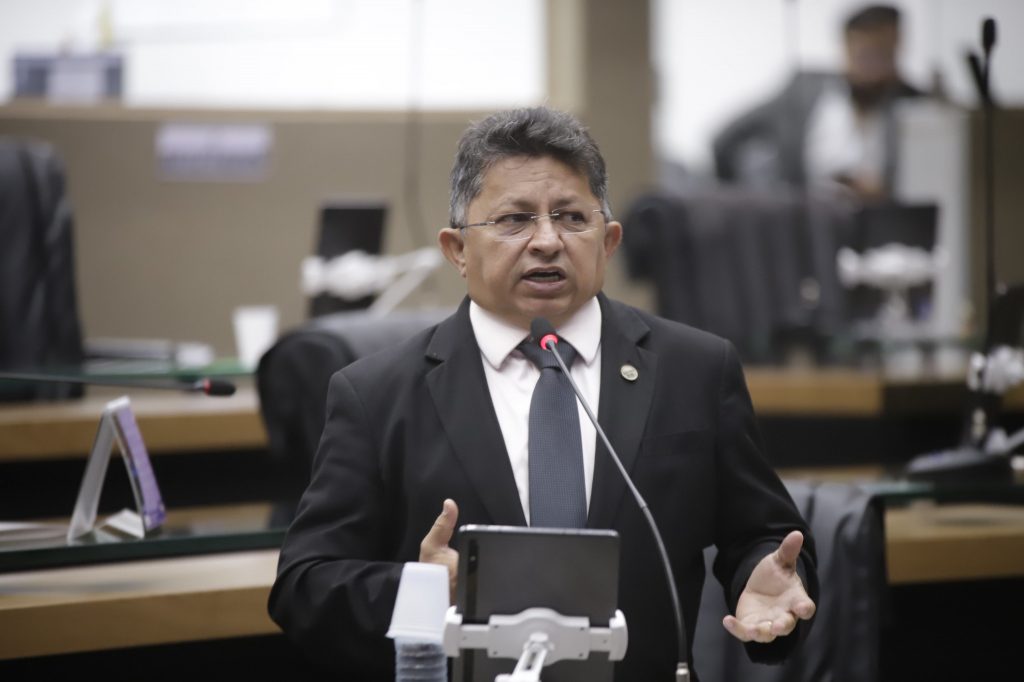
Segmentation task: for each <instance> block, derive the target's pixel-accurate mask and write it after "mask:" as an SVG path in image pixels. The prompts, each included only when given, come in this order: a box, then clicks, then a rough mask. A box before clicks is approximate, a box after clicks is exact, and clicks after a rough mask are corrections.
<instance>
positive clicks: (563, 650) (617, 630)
mask: <svg viewBox="0 0 1024 682" xmlns="http://www.w3.org/2000/svg"><path fill="white" fill-rule="evenodd" d="M443 643H444V651H445V654H447V655H448V656H450V657H453V658H455V657H458V655H459V652H460V651H461V650H462V649H486V650H487V655H488V656H489V657H491V658H511V659H518V660H520V662H521V663H522V662H523V661H524V660H525V659H527V658H532V657H534V656H539V657H540V659H541V665H545V666H546V665H551V664H552V663H557V662H558V661H563V660H585V659H586V658H587V657H588V656H590V654H591V653H592V652H595V651H606V652H608V659H609V660H611V661H621V660H622V658H623V657H624V656H625V655H626V646H627V645H628V643H629V635H628V630H627V628H626V617H625V616H624V615H622V611H619V610H618V609H616V610H615V615H614V616H613V617H612V618H611V620H610V621H609V623H608V627H591V625H590V619H589V618H584V617H579V616H563V615H562V614H560V613H558V612H557V611H554V610H552V609H546V608H532V609H526V610H525V611H522V612H520V613H517V614H513V615H493V616H491V617H490V618H489V619H488V621H487V623H486V624H479V625H476V624H472V625H471V624H463V622H462V614H461V613H459V612H458V611H457V610H456V607H454V606H451V607H449V608H448V612H447V613H446V614H445V628H444V640H443Z"/></svg>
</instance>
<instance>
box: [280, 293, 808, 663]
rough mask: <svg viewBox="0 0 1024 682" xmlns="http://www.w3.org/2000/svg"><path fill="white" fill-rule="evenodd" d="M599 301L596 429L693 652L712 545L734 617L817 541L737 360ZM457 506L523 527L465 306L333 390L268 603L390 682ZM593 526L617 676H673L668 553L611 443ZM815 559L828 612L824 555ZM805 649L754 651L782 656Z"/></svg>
mask: <svg viewBox="0 0 1024 682" xmlns="http://www.w3.org/2000/svg"><path fill="white" fill-rule="evenodd" d="M600 302H601V309H602V314H603V323H602V339H601V344H602V349H601V357H602V360H601V400H600V406H599V410H598V418H599V420H600V421H601V423H602V425H603V427H604V429H605V430H606V432H607V434H608V438H609V440H610V441H611V442H612V443H613V445H614V446H615V447H616V449H617V450H618V452H619V455H620V457H621V458H622V459H623V463H624V465H625V467H626V469H627V471H629V472H630V474H631V476H632V478H633V480H634V482H635V484H636V486H637V487H638V489H639V490H640V492H641V493H642V494H643V495H644V497H645V498H646V499H647V502H648V503H649V506H650V509H651V512H652V513H653V515H654V518H655V519H656V520H657V523H658V525H659V528H660V531H661V533H662V535H663V537H664V539H665V544H666V547H667V550H668V553H669V555H670V558H671V560H672V566H673V570H674V571H675V577H676V585H677V589H678V591H679V595H680V599H681V601H682V607H683V610H684V618H685V620H686V623H687V630H688V631H689V638H688V639H689V641H692V639H693V629H694V621H695V618H696V614H697V608H698V603H699V600H700V592H701V588H702V585H703V582H704V575H705V570H704V562H703V556H702V550H703V548H704V547H706V546H708V545H711V544H714V545H716V546H717V547H718V551H719V555H718V556H719V558H718V561H717V562H716V564H715V573H716V575H717V576H718V578H719V580H720V581H721V582H722V584H723V586H724V587H725V589H726V594H727V599H728V601H729V603H730V607H734V606H735V602H736V599H737V598H738V596H739V593H740V592H741V591H742V588H743V586H744V585H745V584H746V580H747V578H748V577H749V574H750V571H751V570H752V569H753V566H754V565H755V564H756V562H757V561H758V560H760V559H761V558H762V557H763V556H764V555H766V554H767V553H768V552H771V551H773V550H774V549H775V548H776V547H777V545H778V542H779V541H780V540H781V539H782V538H783V537H784V536H785V535H786V533H788V532H789V531H790V530H793V529H801V530H803V531H804V532H805V534H806V532H807V530H806V527H805V524H804V522H803V520H802V519H801V517H800V515H799V513H798V512H797V510H796V508H795V506H794V505H793V503H792V501H791V499H790V497H789V495H788V494H787V493H786V491H785V489H784V488H783V486H782V484H781V483H780V481H779V480H778V478H777V477H776V475H775V473H774V472H773V471H772V469H771V468H770V467H769V465H768V464H767V463H766V461H765V459H764V457H763V456H762V454H761V448H760V445H759V436H758V434H757V429H756V425H755V420H754V413H753V409H752V406H751V403H750V399H749V397H748V394H747V390H746V386H745V384H744V380H743V374H742V370H741V368H740V365H739V362H738V361H737V359H736V356H735V352H734V351H733V349H732V346H731V345H730V344H728V343H727V342H725V341H723V340H721V339H719V338H717V337H714V336H712V335H710V334H706V333H704V332H700V331H697V330H695V329H692V328H689V327H686V326H684V325H681V324H678V323H674V322H669V321H666V320H663V319H660V318H657V317H654V316H652V315H649V314H646V313H644V312H641V311H639V310H636V309H634V308H630V307H628V306H625V305H623V304H620V303H617V302H614V301H610V300H608V299H607V298H605V297H604V296H603V295H602V296H600ZM625 363H630V364H632V365H633V366H634V367H636V368H637V370H638V371H639V378H638V379H637V380H636V381H635V382H628V381H626V380H625V379H623V378H622V376H621V375H620V368H621V367H622V365H623V364H625ZM446 497H450V498H452V499H454V500H455V501H456V502H457V503H458V505H459V524H460V525H461V524H465V523H480V524H507V525H523V524H524V523H525V521H524V516H523V511H522V507H521V506H520V501H519V495H518V492H517V489H516V484H515V481H514V479H513V475H512V469H511V465H510V463H509V459H508V455H507V453H506V450H505V446H504V440H503V439H502V435H501V431H500V428H499V425H498V420H497V417H496V416H495V413H494V408H493V407H492V405H491V401H490V395H489V393H488V388H487V383H486V379H485V376H484V371H483V364H482V360H481V357H480V350H479V348H478V347H477V344H476V342H475V340H474V336H473V331H472V327H471V324H470V321H469V305H468V300H466V301H464V302H463V305H462V306H461V307H460V308H459V310H458V311H457V312H456V313H455V314H454V315H453V316H452V317H450V318H448V319H447V320H445V321H443V322H442V323H440V324H439V325H437V326H436V327H433V328H430V329H428V330H426V331H424V332H422V333H420V334H418V335H416V336H415V337H413V338H412V339H410V340H409V341H407V342H405V343H402V344H400V345H399V346H396V347H393V348H390V349H387V350H384V351H382V352H381V353H378V354H376V355H374V356H371V357H368V358H365V359H363V360H360V361H358V362H356V363H354V364H352V365H350V366H348V367H346V368H345V369H343V370H341V371H340V372H338V373H337V374H335V375H334V377H333V378H332V380H331V386H330V392H329V396H328V414H327V425H326V427H325V429H324V434H323V438H322V440H321V442H320V448H319V451H318V453H317V455H316V458H315V462H314V468H313V475H312V480H311V482H310V485H309V488H308V489H307V490H306V492H305V494H304V496H303V498H302V500H301V502H300V504H299V509H298V513H297V516H296V518H295V521H294V523H293V524H292V526H291V528H290V529H289V531H288V536H287V538H286V540H285V543H284V546H283V548H282V551H281V558H280V564H279V568H278V578H277V581H276V583H275V584H274V588H273V591H272V592H271V595H270V613H271V615H272V617H273V618H274V620H275V621H276V622H277V623H278V624H280V625H281V627H282V628H283V629H284V630H285V632H286V633H288V635H289V636H291V637H292V638H293V639H294V640H296V641H297V642H299V643H300V644H301V645H302V646H303V647H304V648H305V649H306V650H307V651H308V652H309V653H310V654H311V655H313V656H315V657H316V658H319V659H321V660H324V661H327V662H330V663H334V664H336V665H337V666H340V667H341V668H343V669H344V670H346V671H347V672H348V674H349V675H350V676H351V678H352V679H389V678H390V677H391V676H392V675H393V672H392V671H393V670H394V668H393V665H394V658H393V657H394V653H393V648H392V645H391V642H390V641H389V640H387V639H385V637H384V633H385V632H386V630H387V628H388V624H389V621H390V618H391V612H392V609H393V605H394V599H395V594H396V591H397V585H398V581H399V578H400V575H401V569H402V565H401V563H400V562H405V561H415V560H417V558H418V556H419V545H420V541H421V540H422V539H423V537H424V535H426V533H427V530H428V529H429V528H430V526H431V524H432V523H433V521H434V519H435V518H436V517H437V515H438V513H439V512H440V510H441V502H442V501H443V500H444V498H446ZM588 526H590V527H594V528H612V529H614V530H616V531H617V532H618V533H619V535H620V537H621V552H622V562H621V567H620V576H621V580H620V588H619V604H620V608H621V609H622V611H623V612H624V613H625V615H626V619H627V622H628V625H629V631H630V635H629V650H628V652H627V655H626V659H625V661H623V662H622V663H620V664H618V666H617V670H616V676H617V679H620V680H631V681H637V680H653V679H658V678H660V679H669V675H671V671H672V670H674V663H675V660H676V646H675V635H674V625H673V617H672V610H671V607H670V606H669V592H668V588H667V587H666V586H665V584H664V575H663V571H662V568H661V565H660V563H659V562H658V559H657V554H656V552H657V550H656V548H655V545H654V542H653V540H652V539H651V536H650V532H649V530H648V528H647V527H646V525H645V522H644V520H643V516H642V514H641V513H640V511H639V510H638V509H637V506H636V504H635V503H634V501H633V500H632V499H631V497H630V495H629V494H628V491H627V489H626V486H625V484H624V483H623V482H622V480H621V479H620V477H619V475H618V473H617V472H616V471H615V470H614V463H612V462H611V460H610V458H609V456H608V454H607V452H606V451H605V449H604V447H603V445H602V444H601V443H600V441H599V442H598V447H597V453H596V459H595V470H594V481H593V489H592V495H591V503H590V515H589V519H588ZM801 563H802V572H803V573H804V574H805V583H806V584H807V585H808V588H809V592H810V594H811V596H812V598H816V593H817V582H816V579H815V577H814V553H813V547H812V544H811V543H810V542H808V543H807V544H806V545H805V551H804V556H803V557H802V562H801ZM795 639H797V637H796V636H790V637H787V638H784V639H782V640H779V641H777V642H776V643H775V644H773V645H756V646H755V647H752V648H751V649H750V650H749V651H750V653H751V654H752V655H753V656H754V657H759V658H763V659H766V660H771V659H777V658H779V657H781V656H783V655H784V654H785V653H786V650H787V648H788V647H790V646H791V645H792V644H793V641H794V640H795ZM698 665H699V662H698Z"/></svg>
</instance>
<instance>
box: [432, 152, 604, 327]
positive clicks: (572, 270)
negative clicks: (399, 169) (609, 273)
mask: <svg viewBox="0 0 1024 682" xmlns="http://www.w3.org/2000/svg"><path fill="white" fill-rule="evenodd" d="M599 208H601V203H600V202H599V201H598V199H597V197H595V196H594V195H593V194H592V193H591V191H590V186H589V185H588V184H587V181H586V179H584V177H583V176H581V175H580V174H579V173H577V172H576V171H575V170H573V169H572V168H571V167H569V166H568V165H566V164H564V163H562V162H561V161H558V160H556V159H554V158H552V157H548V156H542V157H526V156H515V157H509V158H505V159H502V160H500V161H498V162H497V163H495V164H494V165H493V166H492V167H491V168H490V169H489V170H488V171H487V173H486V174H485V175H484V177H483V186H482V188H481V191H480V194H478V195H477V196H476V198H475V199H473V201H471V202H470V204H469V207H468V210H467V214H466V223H467V224H472V223H479V222H483V221H486V220H491V219H493V218H495V217H496V216H499V215H503V214H506V213H515V212H530V213H535V214H538V215H544V214H548V213H551V212H552V211H556V210H560V209H562V210H564V209H573V210H579V211H582V212H589V211H592V210H593V209H599ZM590 215H592V216H593V219H594V220H596V221H597V223H598V227H597V229H595V230H591V231H590V232H585V233H583V234H563V235H559V233H558V231H557V230H556V228H555V226H554V225H552V223H551V221H550V220H548V219H542V220H540V221H539V223H538V224H537V226H536V227H537V229H536V232H535V233H534V234H533V235H532V236H531V237H529V238H527V239H523V240H520V241H499V240H497V239H496V238H495V234H494V231H493V228H492V227H491V226H484V227H470V228H466V229H463V230H458V229H452V228H446V229H444V230H441V233H440V235H438V241H439V243H440V245H441V250H442V251H443V252H444V254H445V256H446V257H447V258H448V260H449V261H451V263H452V264H453V265H455V267H456V268H458V270H459V273H460V274H461V275H462V276H463V277H464V278H465V279H466V288H467V290H468V293H469V297H470V298H471V299H473V301H475V302H476V303H477V305H479V306H480V307H482V308H484V309H485V310H487V311H489V312H492V313H494V314H496V315H498V316H500V317H501V318H502V319H504V320H505V321H507V322H509V323H511V324H514V325H516V326H519V327H521V328H523V329H528V328H529V326H530V321H531V320H532V319H533V318H535V317H545V318H547V319H548V320H549V321H550V322H551V323H552V324H554V325H555V326H556V327H557V326H559V325H560V324H562V323H564V322H565V321H566V320H567V319H569V317H571V316H572V315H573V313H575V312H576V311H577V310H579V308H580V306H582V305H583V304H584V303H585V302H587V301H588V300H590V298H591V297H593V296H594V295H595V294H597V292H598V291H600V290H601V286H602V284H603V283H604V270H605V263H606V261H607V260H608V257H609V256H611V255H612V254H613V253H614V252H615V250H616V249H617V248H618V246H619V242H620V241H621V240H622V226H621V225H620V224H619V223H618V222H616V221H611V222H608V223H607V224H605V220H604V218H602V217H601V215H600V214H590Z"/></svg>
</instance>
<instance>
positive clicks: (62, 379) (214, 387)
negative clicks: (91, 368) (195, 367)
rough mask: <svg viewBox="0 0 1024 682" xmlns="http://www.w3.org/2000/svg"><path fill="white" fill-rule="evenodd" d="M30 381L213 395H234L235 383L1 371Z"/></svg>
mask: <svg viewBox="0 0 1024 682" xmlns="http://www.w3.org/2000/svg"><path fill="white" fill-rule="evenodd" d="M4 380H6V381H30V382H43V383H57V384H89V385H95V386H117V387H119V388H156V389H161V390H167V391H183V392H185V393H204V394H206V395H212V396H229V395H234V393H235V385H234V384H233V383H231V382H230V381H222V380H220V379H210V378H203V379H196V380H194V381H145V380H143V381H133V380H131V379H125V380H121V379H105V378H99V377H97V378H93V377H81V376H71V375H64V374H31V373H28V372H0V381H4Z"/></svg>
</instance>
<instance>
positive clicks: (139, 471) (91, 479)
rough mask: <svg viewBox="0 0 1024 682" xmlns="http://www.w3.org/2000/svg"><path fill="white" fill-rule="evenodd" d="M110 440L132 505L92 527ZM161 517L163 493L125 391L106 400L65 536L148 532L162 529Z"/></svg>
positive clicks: (70, 540) (141, 534)
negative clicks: (118, 456) (123, 470)
mask: <svg viewBox="0 0 1024 682" xmlns="http://www.w3.org/2000/svg"><path fill="white" fill-rule="evenodd" d="M114 445H116V446H117V448H118V450H119V451H120V453H121V456H122V458H123V459H124V464H125V468H126V469H127V471H128V479H129V481H130V483H131V488H132V494H133V496H134V498H135V507H136V508H135V509H134V510H132V509H124V510H122V511H120V512H118V513H117V514H114V515H113V516H111V517H109V518H108V519H106V520H105V521H104V523H103V524H102V526H101V527H100V528H96V514H97V510H98V509H99V502H100V493H101V492H102V488H103V480H104V478H105V477H106V474H107V464H108V463H109V462H110V454H111V450H112V449H113V447H114ZM165 517H166V510H165V508H164V503H163V498H162V496H161V495H160V488H159V486H158V485H157V482H156V475H155V474H154V473H153V467H152V465H151V463H150V461H149V453H148V452H147V451H146V445H145V443H144V442H143V440H142V433H141V432H140V431H139V426H138V424H137V423H136V421H135V415H134V414H133V412H132V408H131V402H130V401H129V400H128V398H127V396H124V397H121V398H117V399H116V400H112V401H110V402H109V403H107V405H106V407H105V408H104V410H103V414H102V416H101V417H100V423H99V428H98V429H97V431H96V439H95V441H94V442H93V446H92V450H91V451H90V453H89V459H88V461H87V462H86V465H85V474H84V475H83V476H82V484H81V486H80V487H79V490H78V498H77V500H76V501H75V509H74V512H73V513H72V515H71V525H70V526H69V527H68V534H67V541H68V543H69V544H71V543H74V542H77V541H79V540H81V539H82V538H84V537H85V536H88V535H90V534H94V533H97V532H99V531H101V530H102V532H104V533H107V532H111V533H113V534H115V535H124V536H127V537H131V538H144V537H149V536H151V535H154V534H156V533H157V532H158V531H159V530H160V528H161V526H162V525H163V522H164V519H165Z"/></svg>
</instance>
